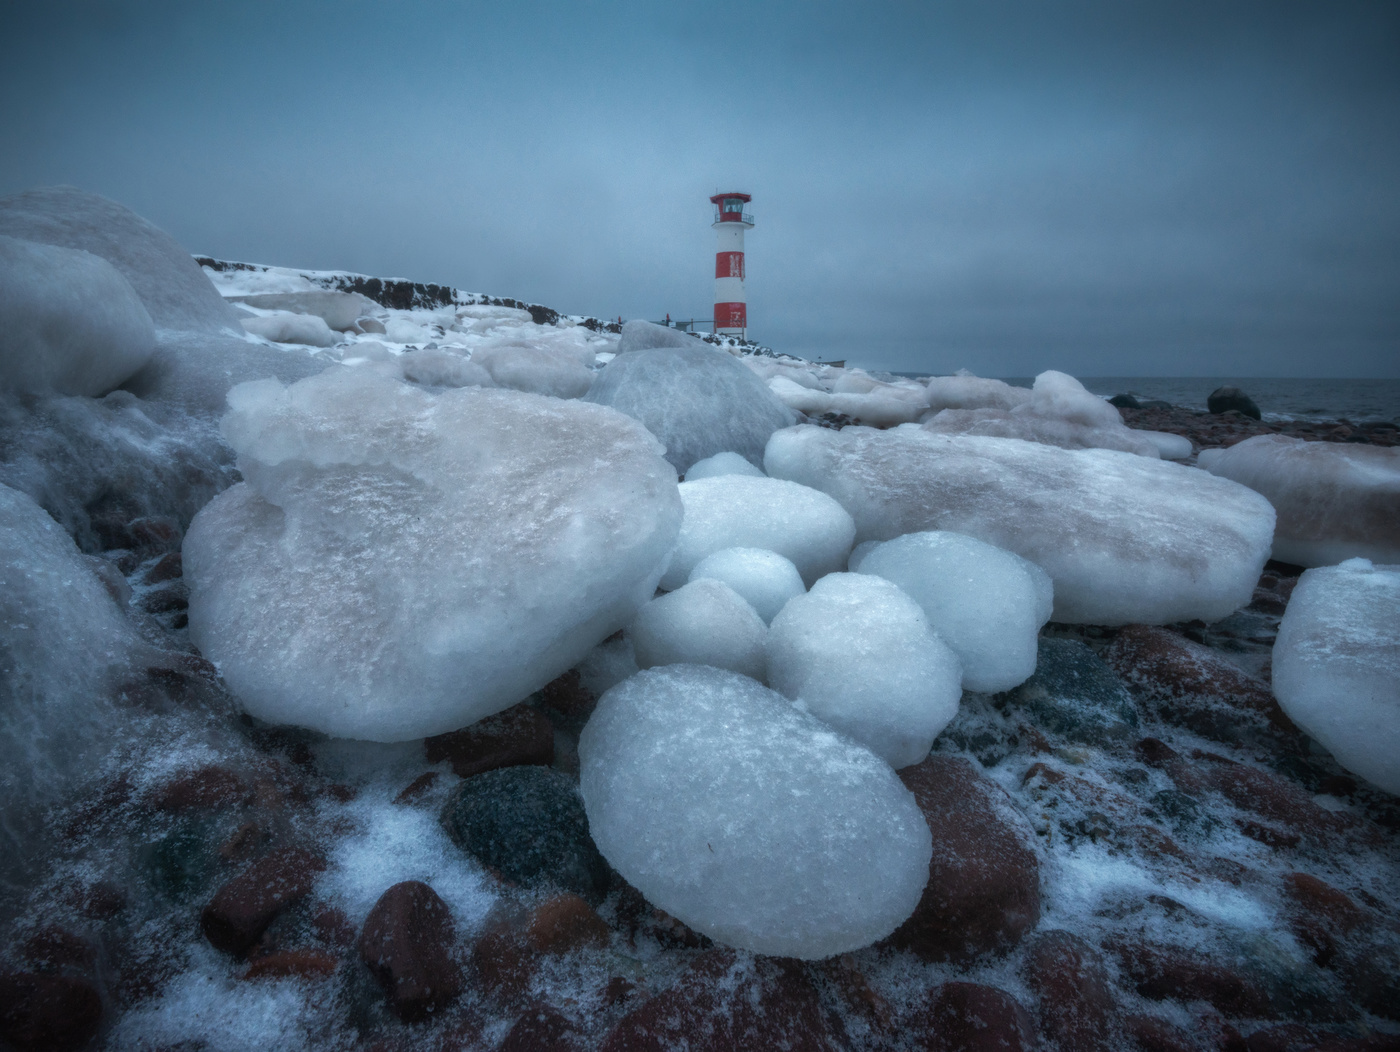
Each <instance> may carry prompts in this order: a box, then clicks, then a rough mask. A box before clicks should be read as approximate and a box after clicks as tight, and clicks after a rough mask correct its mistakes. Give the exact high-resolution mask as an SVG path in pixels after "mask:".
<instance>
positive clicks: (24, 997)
mask: <svg viewBox="0 0 1400 1052" xmlns="http://www.w3.org/2000/svg"><path fill="white" fill-rule="evenodd" d="M101 1019H102V999H101V998H100V997H98V995H97V991H96V990H94V989H93V988H92V987H91V986H90V985H88V984H87V983H85V982H83V981H82V980H80V979H70V978H68V977H67V976H62V975H36V974H34V973H33V972H3V973H0V1041H4V1042H7V1043H8V1044H9V1045H11V1046H13V1047H14V1048H15V1049H16V1050H19V1052H66V1050H68V1049H79V1048H82V1047H84V1046H85V1045H86V1044H87V1043H88V1042H89V1041H91V1040H92V1038H93V1036H94V1035H95V1034H96V1033H97V1026H98V1023H99V1022H101Z"/></svg>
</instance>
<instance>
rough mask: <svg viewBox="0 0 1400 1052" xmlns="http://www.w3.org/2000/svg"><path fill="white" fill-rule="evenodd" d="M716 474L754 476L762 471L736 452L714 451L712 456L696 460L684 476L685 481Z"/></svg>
mask: <svg viewBox="0 0 1400 1052" xmlns="http://www.w3.org/2000/svg"><path fill="white" fill-rule="evenodd" d="M716 475H752V476H754V477H755V478H759V477H762V475H763V472H762V471H760V470H759V469H758V468H756V467H754V466H753V465H752V464H750V463H749V462H748V461H747V460H745V459H744V458H743V457H741V456H740V455H739V454H738V453H729V452H725V453H716V454H715V455H714V456H712V457H706V458H705V459H704V460H697V461H696V462H695V463H694V464H692V465H690V467H689V468H687V469H686V473H685V477H686V481H687V482H694V481H695V480H696V479H708V478H713V477H714V476H716Z"/></svg>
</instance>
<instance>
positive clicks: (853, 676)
mask: <svg viewBox="0 0 1400 1052" xmlns="http://www.w3.org/2000/svg"><path fill="white" fill-rule="evenodd" d="M768 683H769V685H770V686H772V688H773V689H774V690H776V691H778V692H779V693H781V694H785V695H787V696H788V697H789V698H792V699H793V701H795V702H796V703H797V704H798V705H799V706H801V707H802V708H803V709H805V710H806V711H807V712H810V713H811V714H812V715H814V716H816V717H817V718H818V719H820V720H822V721H823V722H825V723H829V724H830V725H831V726H833V727H835V728H836V729H837V730H839V731H841V732H842V733H843V734H846V735H849V736H850V737H852V738H854V739H855V740H856V741H858V742H860V743H861V744H862V745H864V746H865V747H866V748H868V749H870V750H871V751H872V752H874V753H875V755H877V756H879V757H881V758H882V759H884V761H885V762H886V763H888V764H889V765H890V766H891V767H894V768H896V769H898V768H900V767H908V766H909V765H910V764H914V763H918V762H919V761H920V760H922V759H923V758H924V757H925V756H927V755H928V751H929V748H930V747H931V746H932V745H933V739H934V738H936V737H938V733H939V731H941V730H943V728H944V727H946V726H947V725H948V722H949V721H950V720H952V718H953V717H954V716H956V715H957V713H958V698H959V697H961V696H962V669H961V667H960V665H959V663H958V657H957V655H956V654H954V653H953V651H952V650H950V649H949V648H948V647H947V645H945V644H944V642H943V640H941V639H939V638H938V635H937V634H936V633H935V632H934V631H933V630H932V629H931V628H930V627H929V622H928V618H927V617H925V616H924V612H923V611H922V610H921V609H920V608H919V604H918V603H916V602H914V600H912V599H910V598H909V596H907V595H905V594H904V592H903V591H901V590H900V588H899V587H897V586H896V585H894V584H892V583H891V582H889V581H886V580H884V579H883V578H880V577H872V576H868V575H866V574H860V573H834V574H828V575H827V576H826V577H823V578H822V579H821V580H820V581H818V582H817V583H816V584H815V585H813V586H812V590H811V591H810V592H808V593H807V594H806V595H800V596H798V597H796V598H795V599H793V600H791V601H790V602H789V603H788V604H787V606H785V607H783V611H782V613H780V614H779V615H778V616H777V617H775V618H774V619H773V625H772V627H771V629H770V631H769V634H768Z"/></svg>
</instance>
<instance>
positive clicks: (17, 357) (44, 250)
mask: <svg viewBox="0 0 1400 1052" xmlns="http://www.w3.org/2000/svg"><path fill="white" fill-rule="evenodd" d="M155 342H156V333H155V326H154V325H152V324H151V316H150V315H149V314H148V313H146V308H145V307H144V306H142V304H141V299H140V297H139V296H137V295H136V290H135V289H133V288H132V287H131V283H130V282H129V281H127V280H126V278H124V277H122V275H121V273H120V271H118V270H117V269H116V268H115V267H113V266H112V264H110V263H108V262H107V261H106V260H105V259H103V258H102V257H101V256H94V255H93V254H92V253H91V252H84V251H81V250H80V249H72V248H59V247H57V246H55V245H43V244H39V243H37V242H33V241H22V240H20V239H19V238H13V237H7V236H4V235H0V390H6V391H16V392H23V393H25V394H52V393H58V394H66V395H101V394H106V393H107V392H108V391H110V390H112V388H114V387H117V386H119V385H120V384H121V383H122V382H123V381H125V380H128V379H130V378H131V376H132V375H134V374H135V373H136V372H137V371H138V370H139V369H141V367H142V366H144V365H145V364H146V363H147V362H148V361H149V360H150V358H151V353H152V351H154V350H155Z"/></svg>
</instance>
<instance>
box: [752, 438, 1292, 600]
mask: <svg viewBox="0 0 1400 1052" xmlns="http://www.w3.org/2000/svg"><path fill="white" fill-rule="evenodd" d="M764 465H765V467H766V468H767V471H768V474H769V475H771V476H773V477H774V478H785V479H791V480H793V481H795V482H801V483H803V484H804V485H808V486H813V487H815V488H817V489H821V490H823V491H824V492H826V493H829V494H831V495H832V496H833V497H835V498H836V499H837V500H838V501H840V502H841V504H842V506H843V507H845V508H846V509H847V510H848V511H849V512H850V513H851V515H852V516H853V517H854V519H855V522H856V526H857V535H856V539H857V540H858V541H866V540H890V539H892V538H894V537H898V536H900V535H901V534H904V533H914V532H917V531H920V530H951V531H953V532H956V533H965V534H967V535H969V536H971V537H976V538H977V539H979V540H983V541H986V542H987V543H989V544H994V545H996V546H997V547H998V548H1005V549H1007V550H1008V551H1012V552H1015V553H1016V554H1017V555H1020V556H1022V557H1023V558H1026V559H1029V560H1030V561H1031V562H1033V563H1035V564H1037V565H1038V566H1040V567H1041V568H1042V569H1043V570H1045V572H1046V573H1048V574H1049V575H1050V578H1051V580H1052V581H1053V582H1054V585H1055V609H1054V618H1055V620H1057V621H1068V622H1078V623H1086V624H1100V625H1117V624H1133V623H1138V624H1167V623H1171V622H1174V621H1188V620H1191V619H1194V618H1199V619H1201V620H1204V621H1214V620H1218V619H1219V618H1222V617H1224V616H1226V615H1227V614H1229V613H1231V612H1232V611H1234V610H1236V609H1238V608H1239V607H1241V606H1243V605H1244V604H1245V603H1247V602H1249V600H1250V598H1251V597H1252V595H1253V593H1254V585H1255V582H1256V581H1257V580H1258V579H1259V572H1260V570H1261V569H1262V568H1263V565H1264V562H1265V560H1267V558H1268V555H1269V544H1270V540H1271V538H1272V536H1273V528H1274V513H1273V508H1271V507H1270V506H1269V502H1268V501H1266V500H1264V499H1263V498H1261V497H1260V496H1259V495H1258V494H1257V493H1254V492H1253V491H1252V490H1249V489H1247V488H1245V487H1244V486H1240V485H1238V484H1236V483H1232V482H1228V481H1227V480H1225V479H1217V478H1214V477H1213V476H1211V475H1209V474H1207V473H1206V472H1204V471H1198V470H1196V469H1194V468H1188V467H1183V466H1181V465H1179V464H1168V463H1164V462H1163V461H1160V460H1155V459H1148V458H1146V457H1137V456H1132V455H1130V454H1126V453H1119V452H1114V451H1112V450H1104V449H1085V450H1068V449H1060V448H1058V447H1056V446H1045V445H1039V444H1037V443H1034V442H1022V441H1019V440H1017V439H1009V438H976V437H972V436H965V435H937V434H932V433H930V432H927V431H923V430H921V429H917V428H896V429H895V430H892V431H875V430H872V429H870V428H856V427H848V428H844V429H842V430H840V431H833V430H831V429H829V428H820V427H812V426H803V427H794V428H789V429H787V430H784V431H780V432H778V433H777V434H775V435H774V436H773V438H772V440H770V442H769V443H768V452H767V455H766V456H765V458H764Z"/></svg>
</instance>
